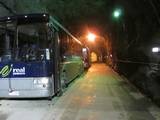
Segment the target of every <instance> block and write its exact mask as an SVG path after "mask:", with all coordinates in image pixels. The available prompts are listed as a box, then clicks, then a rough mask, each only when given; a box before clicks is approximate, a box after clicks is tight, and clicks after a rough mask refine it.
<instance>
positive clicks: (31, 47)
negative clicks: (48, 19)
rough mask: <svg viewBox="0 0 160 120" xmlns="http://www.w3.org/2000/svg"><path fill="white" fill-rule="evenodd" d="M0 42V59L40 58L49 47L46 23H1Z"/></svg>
mask: <svg viewBox="0 0 160 120" xmlns="http://www.w3.org/2000/svg"><path fill="white" fill-rule="evenodd" d="M0 43H1V44H0V58H1V59H0V60H4V61H6V60H42V59H43V58H44V57H45V50H46V48H48V47H49V40H48V24H47V23H34V24H22V25H16V24H14V23H7V24H2V25H1V26H0Z"/></svg>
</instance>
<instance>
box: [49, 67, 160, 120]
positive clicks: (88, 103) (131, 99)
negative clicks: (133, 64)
mask: <svg viewBox="0 0 160 120" xmlns="http://www.w3.org/2000/svg"><path fill="white" fill-rule="evenodd" d="M53 108H54V109H52V112H51V114H50V115H49V116H48V119H49V120H160V109H159V108H158V107H156V106H155V105H154V104H153V103H152V102H151V101H150V100H148V99H147V98H146V97H144V96H143V95H142V94H141V93H139V92H138V90H137V89H136V88H134V87H133V86H132V85H131V84H129V83H128V82H127V81H126V80H123V79H122V78H121V77H120V76H119V75H118V74H117V73H115V72H114V71H112V70H111V69H110V68H109V67H107V66H106V65H105V64H94V65H92V67H91V68H90V69H89V71H88V72H87V73H86V74H85V75H84V76H82V77H81V78H79V79H77V80H76V81H75V82H73V83H72V84H71V86H70V87H69V88H68V90H67V91H66V92H65V93H64V95H63V96H62V97H61V98H60V99H59V100H58V101H57V102H56V104H55V105H54V106H53Z"/></svg>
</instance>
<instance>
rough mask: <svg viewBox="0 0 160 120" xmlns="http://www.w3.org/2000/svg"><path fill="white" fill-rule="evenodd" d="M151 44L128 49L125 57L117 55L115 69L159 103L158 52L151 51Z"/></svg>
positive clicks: (159, 58)
mask: <svg viewBox="0 0 160 120" xmlns="http://www.w3.org/2000/svg"><path fill="white" fill-rule="evenodd" d="M152 45H153V44H148V45H143V48H142V47H141V48H140V47H139V48H136V49H135V48H134V49H132V50H130V51H132V52H130V54H128V56H127V57H126V59H124V57H123V60H121V59H122V58H121V57H119V58H118V59H117V61H116V70H117V71H118V72H119V73H120V74H121V75H124V76H125V77H127V78H128V80H129V81H130V82H132V83H133V84H134V85H135V86H136V87H137V88H138V89H139V90H140V91H141V92H142V93H144V94H145V95H146V96H148V97H149V98H151V99H152V100H154V101H155V102H156V103H157V104H159V105H160V92H159V91H160V53H152V52H151V49H152ZM140 46H141V45H140Z"/></svg>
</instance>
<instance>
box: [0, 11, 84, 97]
mask: <svg viewBox="0 0 160 120" xmlns="http://www.w3.org/2000/svg"><path fill="white" fill-rule="evenodd" d="M61 35H62V36H61ZM63 35H67V36H68V37H69V38H70V39H72V40H73V41H74V42H76V43H77V44H78V46H81V45H82V44H81V42H80V41H79V40H78V39H76V38H75V37H74V36H73V35H72V34H71V33H70V32H69V31H68V30H67V29H66V28H64V27H63V26H62V25H61V24H60V23H59V22H57V21H56V20H55V19H54V18H53V17H52V16H50V15H49V14H47V13H37V14H23V15H14V16H6V17H2V18H0V98H49V99H51V98H52V97H53V96H54V95H57V94H59V93H61V92H62V82H61V80H60V71H61V70H60V65H61V64H60V63H61V59H62V58H61V55H60V49H61V47H60V44H61V39H60V38H61V37H63Z"/></svg>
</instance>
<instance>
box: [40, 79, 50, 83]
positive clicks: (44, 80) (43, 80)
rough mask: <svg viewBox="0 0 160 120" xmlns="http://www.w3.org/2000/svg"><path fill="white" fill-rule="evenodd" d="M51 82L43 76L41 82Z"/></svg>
mask: <svg viewBox="0 0 160 120" xmlns="http://www.w3.org/2000/svg"><path fill="white" fill-rule="evenodd" d="M48 82H49V80H48V78H42V79H41V83H42V84H47V83H48Z"/></svg>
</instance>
